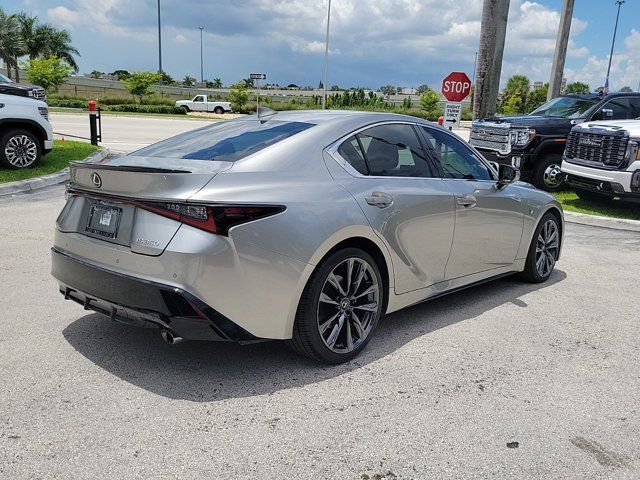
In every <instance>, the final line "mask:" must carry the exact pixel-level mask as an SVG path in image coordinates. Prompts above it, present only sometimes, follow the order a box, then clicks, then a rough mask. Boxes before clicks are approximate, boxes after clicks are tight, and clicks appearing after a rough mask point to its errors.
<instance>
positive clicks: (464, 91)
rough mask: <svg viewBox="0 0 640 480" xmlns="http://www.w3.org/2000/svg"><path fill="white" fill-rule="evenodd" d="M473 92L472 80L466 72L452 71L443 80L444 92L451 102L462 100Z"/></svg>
mask: <svg viewBox="0 0 640 480" xmlns="http://www.w3.org/2000/svg"><path fill="white" fill-rule="evenodd" d="M469 93H471V80H469V77H467V74H466V73H464V72H451V73H450V74H449V75H447V76H446V77H444V80H443V81H442V94H443V95H444V98H446V99H447V100H449V101H450V102H461V101H462V100H464V99H465V98H467V95H469Z"/></svg>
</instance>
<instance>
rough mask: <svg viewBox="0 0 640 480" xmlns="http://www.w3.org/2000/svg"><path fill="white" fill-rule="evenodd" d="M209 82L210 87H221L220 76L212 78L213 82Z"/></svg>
mask: <svg viewBox="0 0 640 480" xmlns="http://www.w3.org/2000/svg"><path fill="white" fill-rule="evenodd" d="M211 83H212V85H211V88H222V80H221V79H220V77H216V78H214V79H213V82H211Z"/></svg>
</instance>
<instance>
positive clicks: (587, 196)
mask: <svg viewBox="0 0 640 480" xmlns="http://www.w3.org/2000/svg"><path fill="white" fill-rule="evenodd" d="M574 190H575V192H576V195H578V197H580V200H586V201H587V202H610V201H611V200H612V199H613V197H611V196H610V195H603V194H601V193H597V192H592V191H591V190H583V189H582V188H574Z"/></svg>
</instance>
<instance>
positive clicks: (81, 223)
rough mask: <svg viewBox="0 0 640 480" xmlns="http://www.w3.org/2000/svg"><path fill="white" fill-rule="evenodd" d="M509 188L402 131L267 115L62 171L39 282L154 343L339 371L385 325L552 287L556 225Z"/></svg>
mask: <svg viewBox="0 0 640 480" xmlns="http://www.w3.org/2000/svg"><path fill="white" fill-rule="evenodd" d="M518 178H519V174H518V172H517V170H516V169H515V168H513V167H510V166H506V165H501V166H500V167H499V171H498V170H496V169H494V167H493V166H492V165H490V164H488V163H487V162H486V161H485V160H484V159H483V158H482V156H481V155H479V154H478V153H477V152H476V151H475V150H474V149H473V148H471V147H469V145H468V144H467V143H465V142H464V141H461V140H460V138H459V137H457V136H456V135H454V134H452V133H450V132H449V131H447V130H445V129H443V128H442V127H439V126H437V125H434V124H432V123H430V122H425V121H422V120H419V119H416V118H413V117H407V116H402V115H393V114H380V113H364V112H351V111H341V112H338V111H298V112H292V113H285V112H280V113H275V112H272V111H271V112H266V113H265V112H263V113H262V114H261V116H260V117H257V116H251V117H244V118H240V119H235V120H230V121H225V122H220V123H214V124H212V125H210V126H206V127H204V128H200V129H198V130H194V131H191V132H188V133H184V134H181V135H178V136H176V137H173V138H170V139H168V140H164V141H162V142H159V143H157V144H154V145H151V146H149V147H146V148H143V149H141V150H138V151H136V152H134V153H131V154H129V155H125V156H122V157H119V158H115V159H109V160H107V161H103V162H100V163H75V164H73V165H72V166H71V182H70V184H69V188H68V192H67V196H68V200H67V203H66V205H65V207H64V209H63V211H62V213H61V214H60V216H59V218H58V220H57V224H56V231H55V243H54V247H53V253H52V257H53V267H52V273H53V275H54V277H56V278H57V279H58V281H59V284H60V291H61V293H62V294H63V295H64V297H65V298H66V299H69V300H73V301H75V302H78V303H79V304H81V305H83V306H84V308H85V309H90V310H94V311H96V312H100V313H103V314H104V315H106V316H108V317H110V318H111V319H112V320H117V321H122V322H127V323H132V324H139V325H145V326H149V325H150V326H156V327H158V328H159V329H160V332H161V335H162V337H163V338H164V339H165V340H166V341H167V342H168V343H175V342H178V341H180V340H183V339H185V340H186V339H189V340H226V341H235V342H239V343H244V342H253V341H256V340H263V339H279V340H287V341H288V342H289V343H290V344H291V345H292V346H293V347H294V348H295V349H296V350H297V351H299V352H300V353H302V354H305V355H308V356H309V357H312V358H314V359H317V360H319V361H323V362H330V363H338V362H343V361H347V360H349V359H351V358H353V357H354V356H355V355H357V354H358V353H359V352H360V351H361V350H362V349H363V348H364V347H365V345H366V344H367V342H368V341H369V339H370V338H371V336H372V334H373V331H374V330H375V328H376V325H377V324H378V322H379V321H380V318H381V317H382V316H383V315H384V314H385V313H390V312H394V311H396V310H399V309H401V308H403V307H406V306H408V305H413V304H415V303H418V302H422V301H424V300H428V299H432V298H434V297H437V296H440V295H443V294H445V293H450V292H453V291H456V290H460V289H462V288H465V287H468V286H470V285H475V284H477V283H479V282H484V281H487V280H490V279H493V278H496V277H500V276H504V275H509V274H513V273H516V272H520V273H521V275H522V276H523V277H524V278H525V279H526V280H528V281H532V282H543V281H545V280H547V279H548V278H549V276H550V275H551V273H552V271H553V268H554V266H555V263H556V261H557V260H558V258H559V256H560V249H561V246H562V233H563V229H564V223H563V214H562V209H561V207H560V205H559V204H558V202H557V201H555V200H554V198H553V197H552V196H550V195H549V194H547V193H545V192H542V191H540V190H536V189H535V188H533V187H532V186H530V185H527V184H524V183H521V182H518Z"/></svg>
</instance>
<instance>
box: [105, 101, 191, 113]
mask: <svg viewBox="0 0 640 480" xmlns="http://www.w3.org/2000/svg"><path fill="white" fill-rule="evenodd" d="M103 110H105V111H108V112H134V113H170V114H175V115H186V112H185V111H184V110H183V109H182V108H179V107H175V106H171V105H140V104H137V103H127V104H123V105H107V106H105V108H103Z"/></svg>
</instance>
